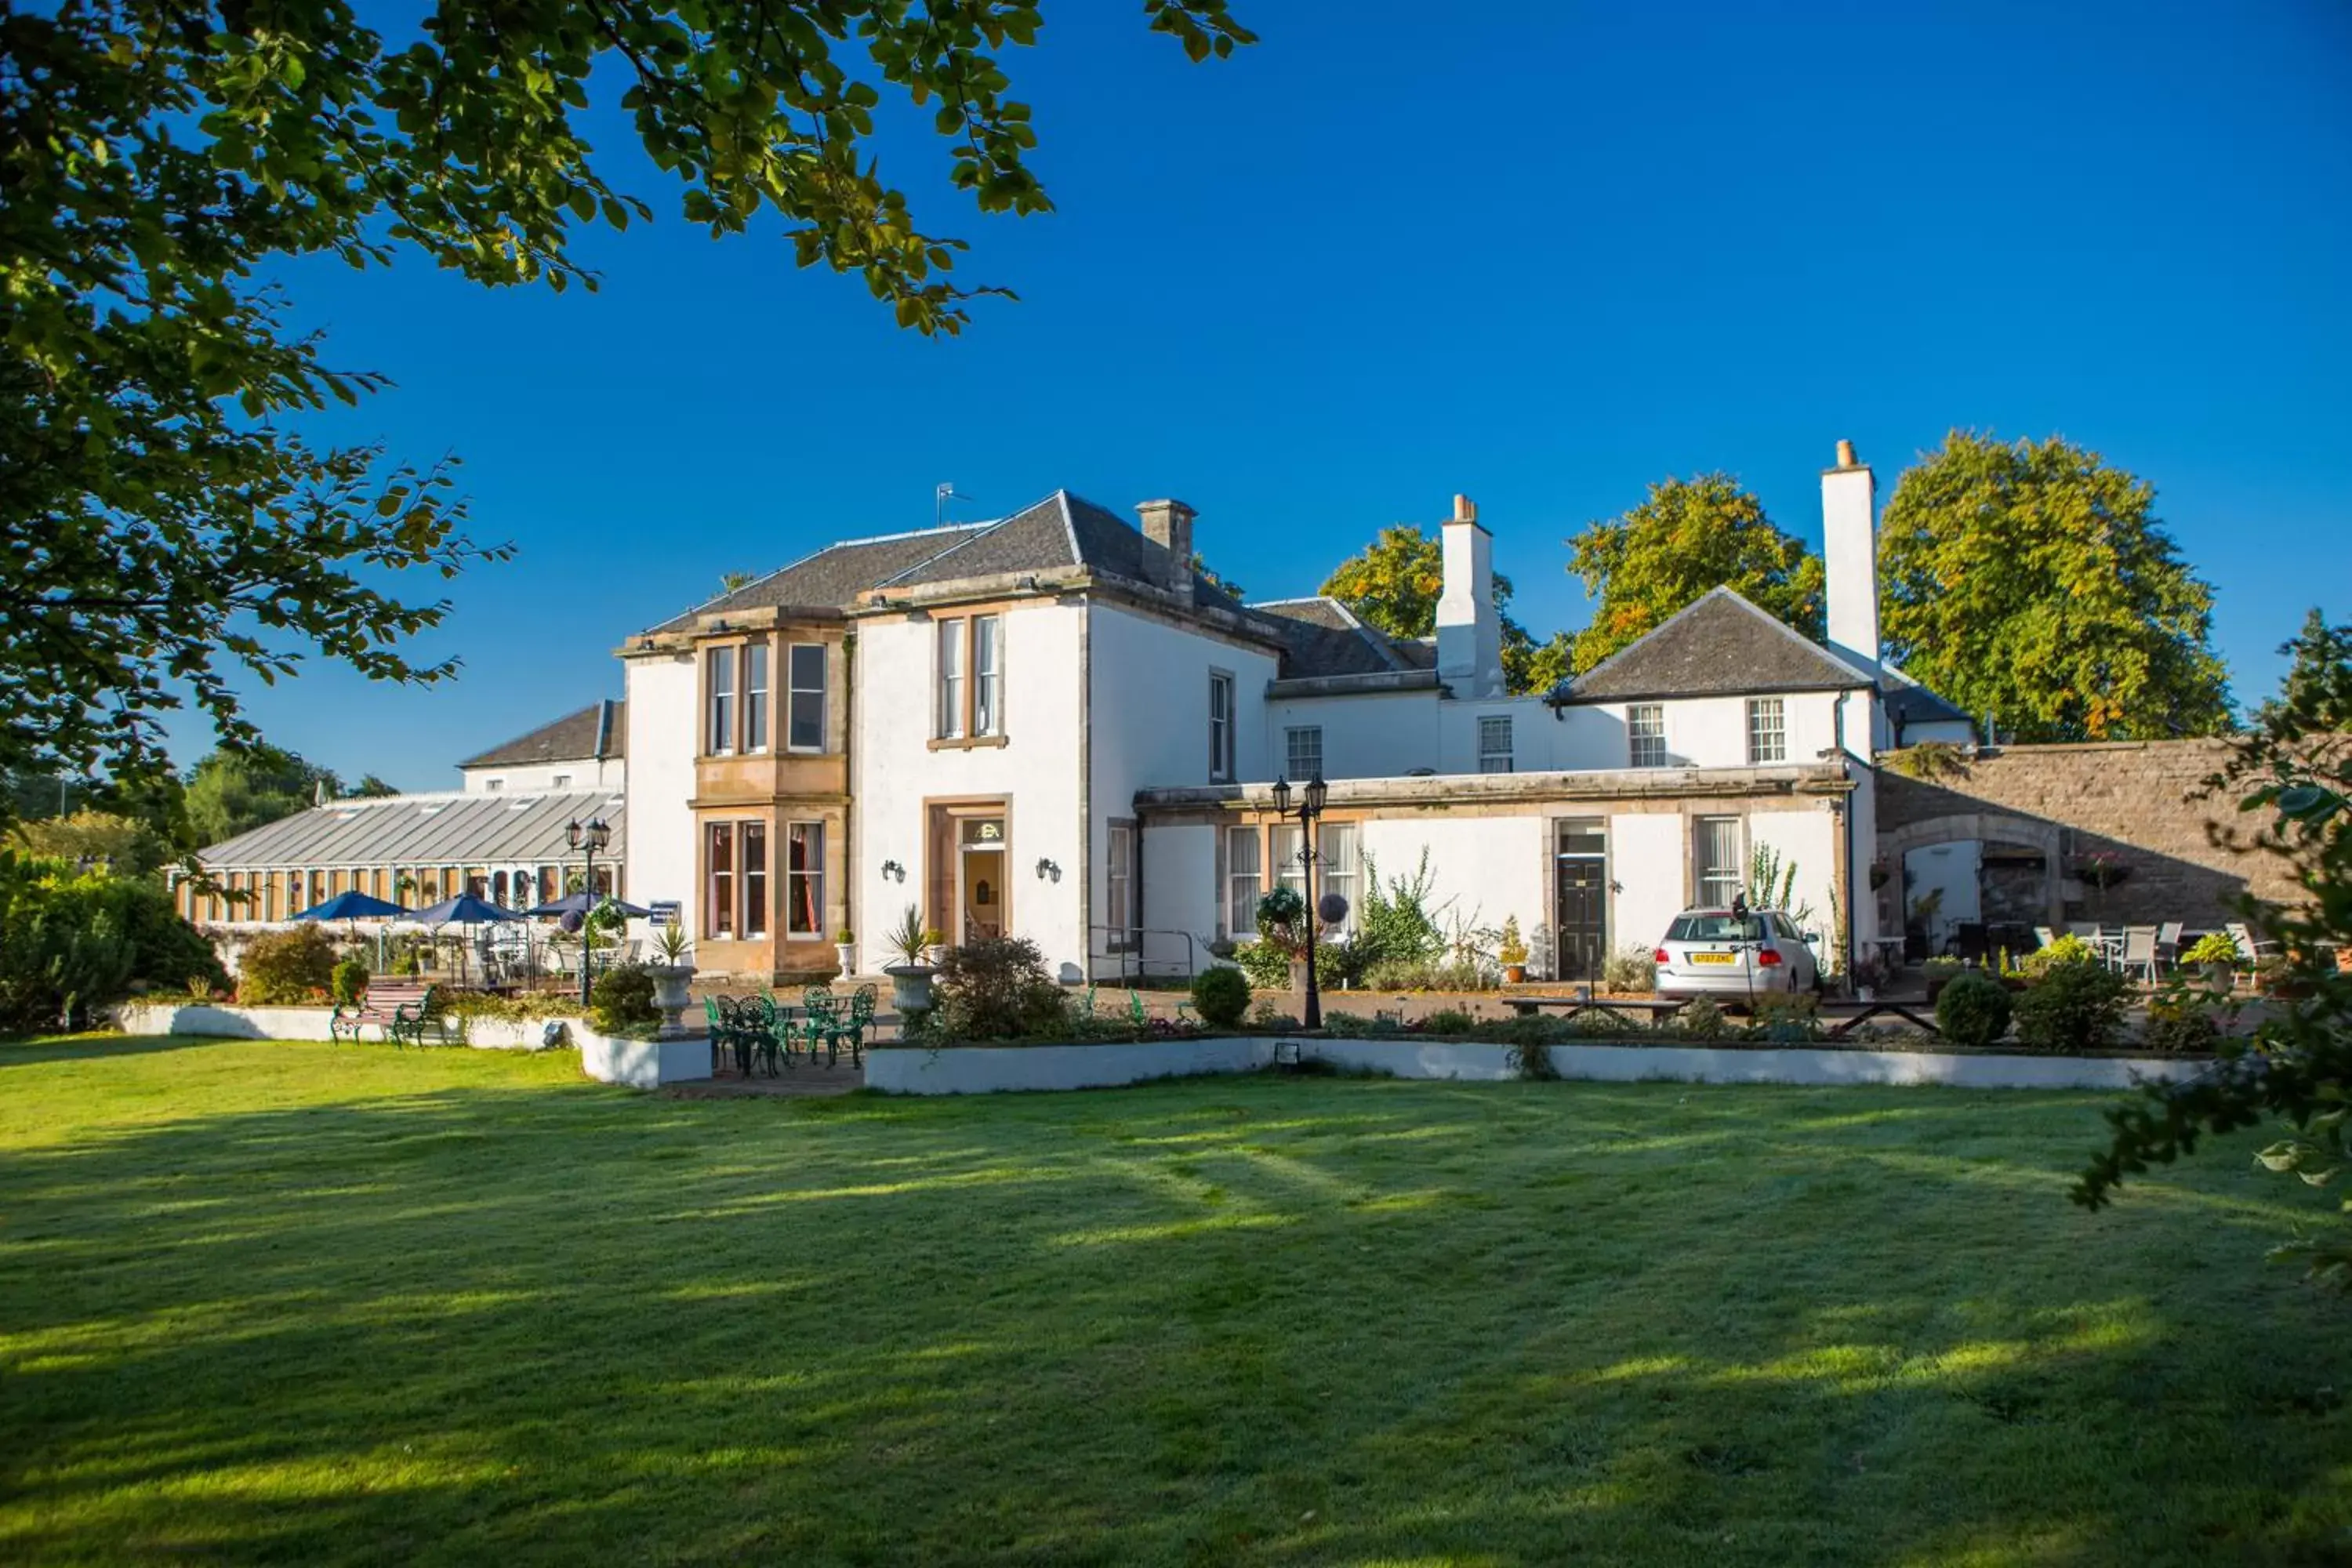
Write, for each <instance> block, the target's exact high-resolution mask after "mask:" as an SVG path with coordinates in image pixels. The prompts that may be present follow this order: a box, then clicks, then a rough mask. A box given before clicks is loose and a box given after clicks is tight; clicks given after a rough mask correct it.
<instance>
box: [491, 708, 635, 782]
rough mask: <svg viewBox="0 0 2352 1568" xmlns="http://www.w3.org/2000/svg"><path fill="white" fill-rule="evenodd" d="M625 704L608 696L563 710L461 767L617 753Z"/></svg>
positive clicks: (622, 734)
mask: <svg viewBox="0 0 2352 1568" xmlns="http://www.w3.org/2000/svg"><path fill="white" fill-rule="evenodd" d="M627 706H628V705H627V704H626V703H623V702H615V701H613V700H610V699H609V698H608V699H606V700H604V701H602V702H591V703H590V704H588V706H587V707H585V708H583V709H581V710H578V711H577V712H572V713H566V714H565V715H564V716H563V717H562V718H561V719H558V720H556V721H554V722H552V723H550V724H541V726H540V727H539V728H538V729H536V730H533V731H530V733H529V734H527V735H518V736H516V737H515V738H514V739H513V740H511V741H509V742H505V743H503V744H501V745H496V746H492V747H491V748H490V749H489V750H488V751H487V752H482V753H480V754H479V755H478V756H471V757H467V759H466V760H465V761H464V762H462V763H458V764H457V765H458V766H459V767H460V768H515V767H528V766H530V765H531V764H533V763H568V762H572V761H573V760H575V759H578V758H586V757H600V758H601V757H619V756H625V755H626V754H627V753H626V752H624V751H623V750H622V748H623V746H624V745H625V743H626V737H627V734H628V727H627V725H625V723H623V722H622V720H623V718H624V716H625V713H626V711H627Z"/></svg>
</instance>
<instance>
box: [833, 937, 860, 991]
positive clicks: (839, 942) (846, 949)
mask: <svg viewBox="0 0 2352 1568" xmlns="http://www.w3.org/2000/svg"><path fill="white" fill-rule="evenodd" d="M833 956H834V958H835V961H836V962H838V963H840V965H841V973H842V978H844V979H847V978H848V977H849V976H850V975H853V974H855V973H857V933H856V931H851V930H850V929H849V928H847V927H846V926H845V927H843V928H842V929H841V930H839V931H835V932H834V933H833Z"/></svg>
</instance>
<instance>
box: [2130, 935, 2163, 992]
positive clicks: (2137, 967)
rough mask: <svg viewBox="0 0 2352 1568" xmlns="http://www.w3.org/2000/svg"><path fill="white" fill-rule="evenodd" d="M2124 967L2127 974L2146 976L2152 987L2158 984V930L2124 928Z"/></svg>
mask: <svg viewBox="0 0 2352 1568" xmlns="http://www.w3.org/2000/svg"><path fill="white" fill-rule="evenodd" d="M2122 965H2123V970H2124V973H2126V974H2137V975H2145V976H2146V977H2147V983H2148V984H2150V985H2153V984H2156V928H2155V927H2154V926H2126V927H2125V928H2124V949H2123V960H2122Z"/></svg>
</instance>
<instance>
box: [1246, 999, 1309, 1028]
mask: <svg viewBox="0 0 2352 1568" xmlns="http://www.w3.org/2000/svg"><path fill="white" fill-rule="evenodd" d="M1250 1027H1252V1028H1254V1029H1264V1030H1265V1031H1267V1032H1268V1033H1270V1034H1276V1035H1286V1034H1290V1033H1292V1032H1294V1031H1295V1030H1297V1027H1298V1020H1297V1019H1296V1018H1294V1017H1292V1016H1290V1015H1289V1014H1287V1013H1285V1012H1283V1011H1281V1010H1280V1009H1278V1008H1276V1006H1275V1005H1274V1004H1273V1003H1271V1002H1260V1003H1259V1004H1258V1005H1256V1006H1255V1007H1253V1008H1251V1009H1250Z"/></svg>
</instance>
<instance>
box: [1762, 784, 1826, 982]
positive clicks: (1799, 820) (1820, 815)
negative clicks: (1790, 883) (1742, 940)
mask: <svg viewBox="0 0 2352 1568" xmlns="http://www.w3.org/2000/svg"><path fill="white" fill-rule="evenodd" d="M1844 830H1845V829H1844V825H1843V823H1842V822H1841V821H1840V820H1839V818H1838V816H1837V814H1836V813H1834V812H1829V811H1821V810H1797V811H1757V812H1750V813H1749V814H1748V839H1747V842H1748V853H1749V854H1750V855H1751V856H1752V855H1753V854H1754V853H1755V850H1756V848H1757V847H1758V846H1759V845H1764V846H1769V847H1772V848H1774V849H1777V850H1779V851H1780V863H1781V865H1782V867H1783V868H1784V869H1783V871H1782V873H1781V874H1782V875H1783V876H1785V875H1787V871H1786V869H1785V868H1786V867H1787V866H1789V865H1790V864H1791V863H1793V864H1794V865H1795V866H1796V868H1797V883H1796V891H1795V892H1794V893H1793V894H1791V895H1790V900H1789V904H1790V910H1791V912H1794V911H1795V910H1801V909H1804V908H1806V907H1807V906H1811V910H1812V918H1811V920H1809V921H1803V922H1801V923H1802V924H1803V925H1804V926H1805V928H1806V929H1807V930H1809V931H1817V932H1819V933H1820V934H1821V938H1822V941H1821V944H1820V945H1819V946H1818V947H1817V948H1816V949H1815V950H1814V951H1815V952H1819V953H1821V954H1822V956H1823V957H1824V958H1826V957H1827V956H1828V954H1829V952H1830V933H1831V929H1832V928H1831V925H1830V896H1831V893H1832V889H1835V888H1836V886H1837V856H1838V838H1839V836H1840V835H1841V834H1843V832H1844Z"/></svg>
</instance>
